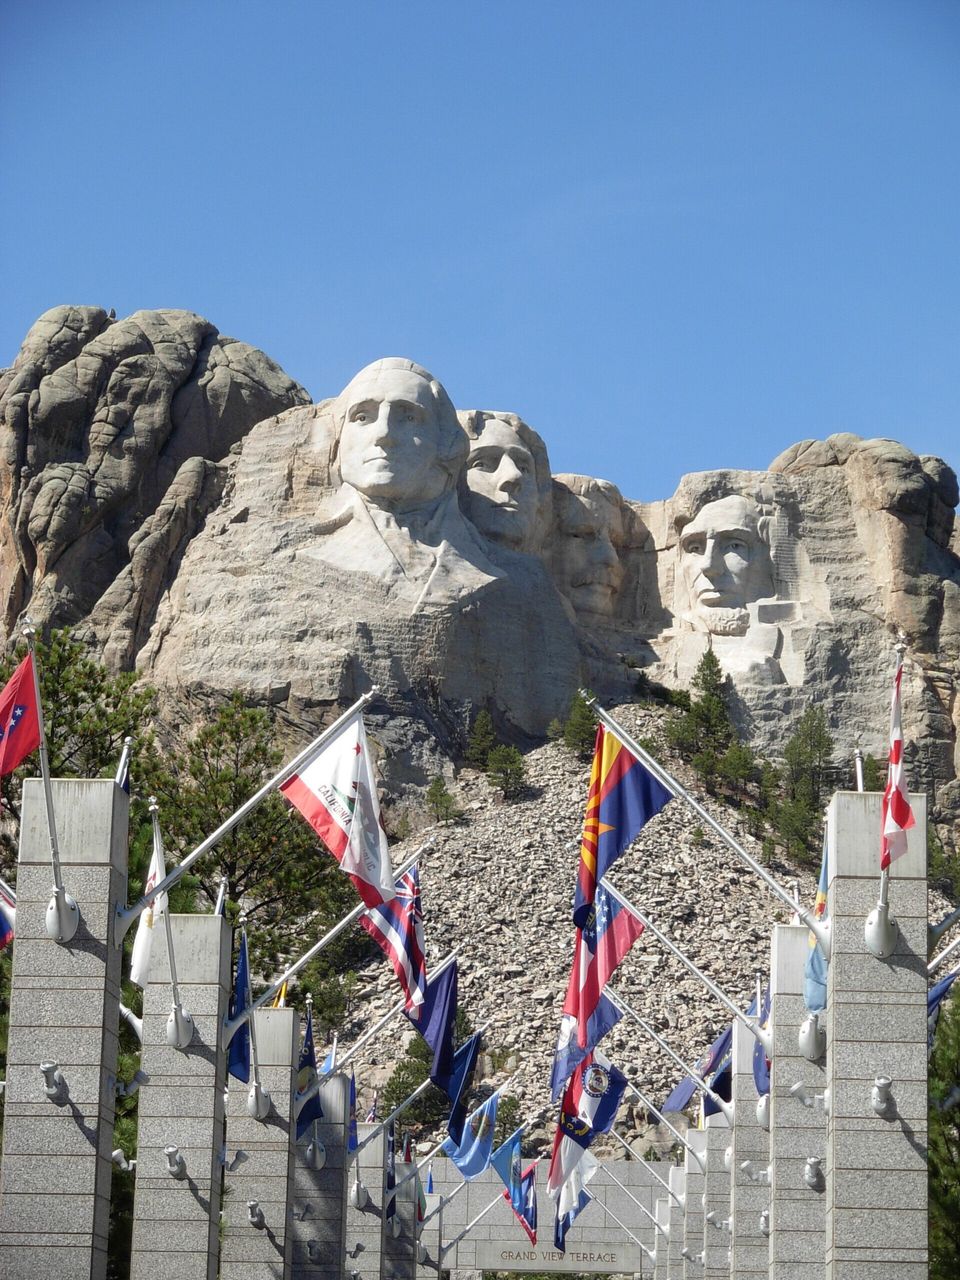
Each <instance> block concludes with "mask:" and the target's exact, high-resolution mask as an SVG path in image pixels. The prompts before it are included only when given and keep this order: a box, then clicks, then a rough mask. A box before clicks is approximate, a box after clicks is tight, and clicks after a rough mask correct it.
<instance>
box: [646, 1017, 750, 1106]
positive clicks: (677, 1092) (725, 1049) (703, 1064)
mask: <svg viewBox="0 0 960 1280" xmlns="http://www.w3.org/2000/svg"><path fill="white" fill-rule="evenodd" d="M732 1038H733V1031H732V1028H731V1027H730V1026H726V1027H724V1029H723V1030H722V1031H721V1032H720V1034H719V1035H718V1036H717V1038H716V1040H714V1042H713V1044H712V1045H711V1046H710V1048H709V1049H708V1050H707V1052H706V1053H705V1054H704V1055H703V1056H702V1057H701V1058H700V1059H699V1060H698V1061H697V1062H696V1063H694V1070H695V1071H696V1073H697V1075H698V1076H700V1078H701V1079H702V1080H708V1078H709V1077H710V1076H711V1075H712V1074H713V1073H714V1072H715V1071H717V1070H718V1068H719V1066H720V1064H721V1062H722V1061H723V1059H724V1057H725V1056H726V1054H727V1053H729V1051H730V1041H731V1040H732ZM699 1088H700V1086H699V1085H698V1084H697V1082H696V1080H694V1078H693V1076H684V1078H683V1079H682V1080H681V1081H680V1083H679V1084H678V1085H677V1086H676V1088H675V1089H674V1090H673V1092H672V1093H671V1094H670V1096H669V1098H667V1100H666V1102H665V1103H664V1104H663V1106H662V1107H661V1108H660V1110H661V1111H663V1112H667V1111H685V1110H686V1109H687V1107H688V1106H689V1105H690V1099H691V1098H692V1097H693V1095H694V1094H695V1093H696V1091H697V1090H698V1089H699Z"/></svg>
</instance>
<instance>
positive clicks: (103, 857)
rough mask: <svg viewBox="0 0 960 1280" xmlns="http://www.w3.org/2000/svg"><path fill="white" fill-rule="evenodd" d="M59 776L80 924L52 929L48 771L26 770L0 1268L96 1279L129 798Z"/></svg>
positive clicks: (103, 1237) (103, 1235)
mask: <svg viewBox="0 0 960 1280" xmlns="http://www.w3.org/2000/svg"><path fill="white" fill-rule="evenodd" d="M52 786H53V801H54V810H55V813H56V819H57V833H58V836H59V841H60V860H61V866H62V869H63V880H64V885H65V887H66V889H67V891H68V892H69V893H70V894H71V895H72V896H73V897H74V898H75V899H76V901H77V904H78V906H79V908H80V924H79V927H78V929H77V932H76V934H75V936H74V937H73V939H72V940H71V941H70V942H69V943H67V944H66V945H64V946H61V945H60V944H59V943H57V942H54V941H53V940H52V939H51V938H49V937H48V936H47V931H46V927H45V924H44V920H45V916H46V910H47V903H48V902H49V901H50V894H51V886H52V885H53V871H52V868H51V862H50V841H49V836H48V830H47V818H46V809H45V806H44V798H43V787H42V783H41V782H40V779H39V778H28V779H27V781H26V782H25V783H24V787H23V807H22V817H21V823H20V862H19V872H18V875H17V936H16V941H15V943H14V948H13V980H12V985H11V992H10V1032H9V1041H8V1049H7V1081H6V1090H5V1115H4V1129H3V1156H2V1160H0V1275H2V1276H3V1277H4V1280H35V1278H36V1277H37V1276H51V1277H56V1278H57V1280H101V1278H102V1277H103V1276H105V1275H106V1266H107V1232H108V1230H109V1221H110V1180H111V1173H112V1164H111V1150H112V1147H113V1121H114V1111H115V1104H116V1070H117V1043H118V1021H119V1007H120V965H121V952H120V950H119V949H118V948H117V947H115V946H114V945H113V913H114V907H115V904H116V903H117V902H125V901H126V890H127V819H128V810H129V798H128V797H127V795H126V794H125V793H124V792H123V791H122V790H121V789H120V788H119V787H118V786H116V784H115V783H114V782H112V781H106V780H81V779H70V780H63V781H54V782H53V783H52ZM41 1062H42V1063H44V1064H48V1071H47V1077H48V1078H49V1084H48V1081H47V1079H46V1078H45V1077H44V1075H42V1074H41V1071H40V1064H41ZM54 1066H56V1067H57V1068H58V1071H57V1072H54V1071H53V1067H54ZM48 1087H49V1088H50V1090H51V1092H53V1093H54V1095H55V1096H53V1097H51V1096H49V1095H48V1093H47V1092H46V1090H47V1088H48Z"/></svg>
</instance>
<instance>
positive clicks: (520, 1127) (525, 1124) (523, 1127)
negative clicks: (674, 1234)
mask: <svg viewBox="0 0 960 1280" xmlns="http://www.w3.org/2000/svg"><path fill="white" fill-rule="evenodd" d="M502 1087H503V1086H501V1088H502ZM486 1101H487V1102H489V1101H490V1099H489V1098H487V1099H486ZM482 1105H484V1104H481V1106H482ZM479 1109H480V1108H478V1110H479ZM545 1110H546V1108H545V1107H541V1108H540V1110H539V1111H535V1112H534V1114H533V1115H532V1116H531V1117H530V1119H529V1120H524V1122H523V1124H520V1125H517V1127H516V1129H514V1131H513V1133H511V1134H510V1137H511V1138H512V1137H514V1136H519V1134H521V1133H524V1132H525V1131H526V1130H527V1129H529V1128H530V1126H531V1124H533V1122H534V1120H537V1119H539V1117H540V1116H541V1115H543V1112H544V1111H545ZM468 1119H469V1117H468ZM509 1140H510V1139H509V1138H505V1139H504V1142H508V1141H509ZM503 1145H504V1144H503V1143H501V1144H500V1146H503ZM497 1150H498V1151H499V1150H500V1147H498V1148H497ZM454 1168H456V1165H454ZM415 1172H417V1173H418V1172H419V1166H418V1167H417V1169H416V1170H415ZM397 1185H398V1186H399V1185H400V1184H399V1183H398V1184H397ZM467 1185H468V1179H467V1178H463V1180H462V1181H461V1182H460V1184H459V1186H456V1187H454V1189H453V1190H452V1191H451V1192H450V1194H449V1195H448V1196H447V1197H446V1201H447V1203H449V1202H450V1201H451V1200H452V1199H453V1197H454V1196H455V1195H456V1194H457V1193H458V1192H459V1191H462V1190H463V1188H464V1187H465V1186H467ZM664 1185H666V1184H664ZM439 1211H440V1209H439V1205H438V1206H437V1208H436V1209H431V1210H430V1212H429V1213H428V1214H427V1215H426V1217H425V1218H424V1219H423V1221H422V1222H421V1224H420V1225H421V1226H422V1225H423V1223H424V1222H429V1221H430V1219H431V1218H432V1217H434V1216H435V1215H436V1214H437V1213H439Z"/></svg>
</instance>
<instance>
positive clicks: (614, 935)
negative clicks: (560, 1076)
mask: <svg viewBox="0 0 960 1280" xmlns="http://www.w3.org/2000/svg"><path fill="white" fill-rule="evenodd" d="M641 933H643V925H642V924H641V923H640V921H639V920H638V919H637V918H636V916H634V915H632V914H631V913H630V912H629V911H627V909H626V908H625V907H622V906H621V905H620V903H619V902H617V901H616V899H615V898H612V897H611V896H610V894H609V893H608V892H607V890H606V889H605V888H604V887H603V885H598V886H597V889H596V894H595V897H594V901H593V902H592V903H591V904H590V907H589V910H588V912H587V914H586V917H585V919H584V923H583V927H582V928H578V929H577V933H576V942H575V944H574V953H573V968H572V969H571V971H570V981H569V984H568V986H567V995H566V999H565V1000H564V1002H563V1012H564V1013H565V1014H570V1015H571V1016H572V1017H574V1018H576V1021H577V1044H578V1045H579V1046H580V1048H581V1049H585V1048H586V1046H587V1043H588V1041H589V1039H590V1020H591V1018H593V1016H594V1014H595V1013H596V1011H597V1006H598V1005H599V1003H600V996H601V994H602V992H603V988H604V987H605V986H606V984H607V982H608V981H609V979H610V977H611V975H612V974H613V972H614V970H615V969H616V967H617V965H618V964H619V963H620V961H621V960H622V959H623V957H624V956H625V955H626V954H627V952H628V951H629V950H630V948H631V947H632V946H633V944H634V942H635V941H636V940H637V938H639V937H640V935H641Z"/></svg>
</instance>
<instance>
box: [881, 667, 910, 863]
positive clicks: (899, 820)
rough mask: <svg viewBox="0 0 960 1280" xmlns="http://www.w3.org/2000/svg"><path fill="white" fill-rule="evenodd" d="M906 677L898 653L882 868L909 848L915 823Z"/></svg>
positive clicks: (888, 764) (884, 811)
mask: <svg viewBox="0 0 960 1280" xmlns="http://www.w3.org/2000/svg"><path fill="white" fill-rule="evenodd" d="M902 680H903V658H902V656H900V655H899V654H898V655H897V670H896V674H895V675H894V677H893V700H892V702H891V704H890V755H889V757H888V762H887V787H886V790H885V791H884V793H883V807H882V809H881V813H882V821H881V835H880V870H881V871H886V869H887V867H889V865H890V863H891V862H893V860H894V859H895V858H901V857H903V855H904V854H905V853H906V852H907V832H908V831H909V830H910V828H911V827H912V826H915V825H916V818H914V816H913V810H912V809H911V807H910V792H909V791H908V790H907V780H906V778H905V777H904V776H903V730H902V728H901V726H900V684H901V681H902Z"/></svg>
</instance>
